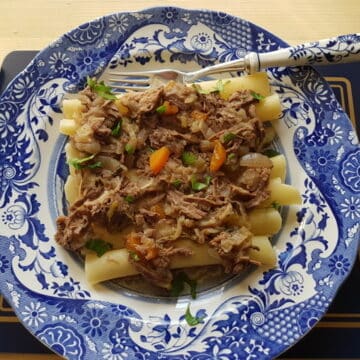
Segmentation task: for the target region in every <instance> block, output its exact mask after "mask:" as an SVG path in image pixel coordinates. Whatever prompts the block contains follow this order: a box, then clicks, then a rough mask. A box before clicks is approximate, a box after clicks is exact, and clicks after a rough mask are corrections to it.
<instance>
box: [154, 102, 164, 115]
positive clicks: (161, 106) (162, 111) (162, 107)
mask: <svg viewBox="0 0 360 360" xmlns="http://www.w3.org/2000/svg"><path fill="white" fill-rule="evenodd" d="M155 111H156V112H157V113H158V114H163V113H164V112H165V111H166V105H165V104H162V105H160V106H158V107H157V108H156V110H155Z"/></svg>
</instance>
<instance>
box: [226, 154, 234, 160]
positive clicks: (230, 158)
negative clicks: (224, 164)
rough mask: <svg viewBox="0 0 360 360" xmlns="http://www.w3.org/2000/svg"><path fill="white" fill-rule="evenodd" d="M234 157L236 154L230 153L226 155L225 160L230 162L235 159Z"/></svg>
mask: <svg viewBox="0 0 360 360" xmlns="http://www.w3.org/2000/svg"><path fill="white" fill-rule="evenodd" d="M235 157H236V154H234V153H230V154H229V155H228V157H227V159H228V160H232V159H235Z"/></svg>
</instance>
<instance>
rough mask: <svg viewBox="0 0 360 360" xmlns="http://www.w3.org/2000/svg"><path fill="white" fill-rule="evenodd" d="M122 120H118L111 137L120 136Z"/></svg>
mask: <svg viewBox="0 0 360 360" xmlns="http://www.w3.org/2000/svg"><path fill="white" fill-rule="evenodd" d="M121 127H122V120H121V119H120V120H119V121H118V122H117V123H116V124H115V126H114V127H113V128H112V130H111V135H112V136H115V137H118V136H120V134H121Z"/></svg>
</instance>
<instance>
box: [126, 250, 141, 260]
mask: <svg viewBox="0 0 360 360" xmlns="http://www.w3.org/2000/svg"><path fill="white" fill-rule="evenodd" d="M129 255H130V258H131V259H132V260H134V261H140V257H139V255H138V254H137V253H136V252H135V251H129Z"/></svg>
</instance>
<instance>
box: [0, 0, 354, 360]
mask: <svg viewBox="0 0 360 360" xmlns="http://www.w3.org/2000/svg"><path fill="white" fill-rule="evenodd" d="M129 4H130V1H128V2H123V1H119V0H101V1H100V0H72V1H71V0H51V1H49V0H31V1H29V0H1V1H0V14H1V15H0V16H1V21H0V64H1V63H2V61H3V59H4V58H5V56H6V55H7V54H8V53H9V52H11V51H14V50H34V49H39V50H40V49H42V48H44V47H46V46H47V45H48V44H49V43H50V42H52V41H53V40H55V39H57V38H58V37H59V36H61V35H62V34H63V33H65V32H67V31H69V30H71V29H73V28H74V27H76V26H78V25H79V24H82V23H84V22H87V21H89V20H92V19H94V18H96V17H100V16H103V15H106V14H109V13H114V12H121V11H131V10H140V9H143V8H147V7H152V6H157V5H166V6H178V7H183V8H208V9H213V10H217V11H223V12H227V13H230V14H232V15H236V16H239V17H242V18H243V19H246V20H249V21H251V22H253V23H255V24H257V25H259V26H262V27H264V28H265V29H267V30H269V31H270V32H272V33H273V34H275V35H277V36H279V37H280V38H282V39H283V40H285V41H286V42H288V43H290V44H294V45H295V44H299V43H302V42H307V41H311V40H317V39H322V38H327V37H331V36H335V35H340V34H348V33H354V32H359V31H360V20H359V19H360V6H359V2H358V0H341V1H339V0H316V1H314V0H291V1H289V0H256V1H253V0H241V1H240V0H237V1H234V0H221V1H216V0H197V1H196V2H194V1H191V0H178V1H177V2H170V1H168V2H166V3H165V2H162V1H157V2H156V1H145V0H132V1H131V5H129ZM14 341H16V339H15V340H14ZM20 358H26V359H42V358H43V359H60V358H59V357H57V356H56V355H52V356H49V355H44V357H42V356H39V355H34V357H32V356H31V355H26V356H25V357H22V355H21V354H3V355H2V354H0V360H1V359H7V360H11V359H20Z"/></svg>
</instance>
